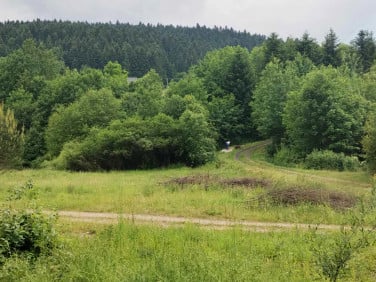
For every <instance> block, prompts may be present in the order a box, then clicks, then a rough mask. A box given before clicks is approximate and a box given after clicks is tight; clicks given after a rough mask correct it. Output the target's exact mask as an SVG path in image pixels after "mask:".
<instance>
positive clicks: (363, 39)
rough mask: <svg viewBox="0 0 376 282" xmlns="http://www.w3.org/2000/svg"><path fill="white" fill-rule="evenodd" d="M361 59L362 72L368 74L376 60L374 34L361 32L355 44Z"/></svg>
mask: <svg viewBox="0 0 376 282" xmlns="http://www.w3.org/2000/svg"><path fill="white" fill-rule="evenodd" d="M353 46H354V47H355V49H356V52H357V54H358V57H359V63H360V72H362V73H365V72H368V71H369V69H370V68H371V66H372V65H373V63H374V61H375V58H376V43H375V39H374V38H373V34H372V32H369V31H366V30H361V31H359V33H358V36H357V37H356V38H355V40H354V42H353Z"/></svg>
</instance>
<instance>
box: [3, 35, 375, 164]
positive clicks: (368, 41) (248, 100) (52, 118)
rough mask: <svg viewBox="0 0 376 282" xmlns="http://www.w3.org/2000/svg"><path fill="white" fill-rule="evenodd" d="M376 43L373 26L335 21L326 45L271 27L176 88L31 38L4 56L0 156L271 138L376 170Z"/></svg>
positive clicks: (19, 159)
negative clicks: (345, 35)
mask: <svg viewBox="0 0 376 282" xmlns="http://www.w3.org/2000/svg"><path fill="white" fill-rule="evenodd" d="M375 46H376V44H375V40H374V38H373V36H372V33H370V32H367V31H360V32H359V34H358V36H357V37H356V38H355V39H354V41H353V42H352V44H350V45H346V44H340V43H339V42H338V40H337V37H336V35H335V33H334V32H333V31H330V32H329V33H328V35H327V36H326V38H325V41H324V42H323V43H321V44H319V43H318V42H317V41H316V40H315V39H313V38H311V37H310V36H309V35H308V34H304V35H303V36H302V37H301V38H299V39H287V40H282V39H280V38H279V37H278V35H276V34H271V35H270V36H269V37H268V38H267V39H266V40H265V42H264V43H263V44H262V45H261V46H259V47H255V48H253V49H252V51H249V50H248V49H246V48H243V47H241V46H236V47H231V46H229V47H225V48H223V49H219V50H214V51H211V52H209V53H208V54H206V56H205V57H204V58H203V59H202V60H200V61H199V63H198V64H196V65H194V66H192V67H191V68H190V69H189V71H188V72H187V73H185V74H183V75H181V78H180V79H176V80H174V81H171V82H170V83H169V85H168V86H167V87H166V86H165V85H164V84H163V83H162V78H161V76H160V75H159V74H158V73H157V72H156V71H155V70H151V71H149V72H148V73H147V74H146V75H144V76H143V77H141V78H140V79H138V80H137V81H136V82H131V83H128V81H127V78H128V73H127V71H126V70H125V69H124V68H122V66H121V65H120V64H119V63H116V62H108V63H107V64H106V65H105V67H104V68H103V69H94V68H88V67H86V68H82V69H81V70H79V71H78V70H76V69H70V68H67V67H66V66H64V63H63V62H62V61H60V60H59V58H58V56H57V55H56V54H55V53H54V51H53V50H49V49H47V48H46V47H44V46H43V45H38V44H36V43H35V42H34V41H32V40H27V41H25V42H24V44H23V46H22V47H21V48H20V49H18V50H16V51H14V52H12V53H10V54H9V55H8V56H6V57H2V58H1V59H0V100H1V101H2V102H3V103H4V106H3V108H4V109H2V113H3V114H2V115H0V124H1V126H2V127H0V138H4V139H3V140H5V141H6V142H5V141H4V142H3V141H1V142H0V144H13V147H11V149H10V150H8V151H12V152H13V153H12V154H10V153H9V154H8V156H1V157H2V158H3V159H4V160H5V161H2V162H1V163H0V164H3V166H4V164H8V166H10V165H9V164H11V165H12V166H14V165H17V164H18V165H32V166H40V165H42V166H45V165H48V166H54V167H58V168H64V169H72V170H98V169H106V170H109V169H129V168H148V167H159V166H167V165H170V164H173V163H183V164H186V165H189V166H196V165H201V164H204V163H206V162H208V161H210V160H213V159H214V157H215V150H216V148H218V147H221V146H223V143H224V141H226V140H231V141H232V143H233V144H236V143H241V142H248V141H251V140H257V139H261V138H262V139H266V138H268V139H271V140H272V141H273V142H272V145H271V146H270V148H269V154H270V157H271V158H272V160H273V161H275V162H277V163H280V164H287V165H291V164H294V163H299V162H305V163H309V165H307V167H314V168H323V167H320V165H321V164H326V163H327V164H328V165H325V166H326V168H335V169H345V168H353V167H355V166H356V164H358V163H359V161H358V160H363V159H364V158H366V160H367V162H368V164H369V165H370V168H371V169H372V170H374V169H375V168H376V133H375V130H374V128H376V126H375V125H376V113H375V110H376V108H375V102H376V65H375V64H374V61H375V57H376V52H375V50H376V48H375ZM16 121H17V122H16ZM17 124H18V126H17ZM15 128H16V129H15ZM17 128H18V130H17ZM12 140H13V141H12ZM8 151H7V150H4V152H8ZM14 152H16V153H14Z"/></svg>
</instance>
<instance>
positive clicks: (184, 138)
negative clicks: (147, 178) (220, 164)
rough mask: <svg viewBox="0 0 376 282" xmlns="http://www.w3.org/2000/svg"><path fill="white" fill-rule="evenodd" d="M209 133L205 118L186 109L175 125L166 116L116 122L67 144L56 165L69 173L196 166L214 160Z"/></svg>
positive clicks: (212, 142) (212, 145)
mask: <svg viewBox="0 0 376 282" xmlns="http://www.w3.org/2000/svg"><path fill="white" fill-rule="evenodd" d="M211 134H212V133H211V131H210V127H209V125H208V123H207V121H206V117H205V115H204V114H203V113H200V112H193V111H191V110H188V109H187V110H186V111H184V113H183V114H182V115H181V117H180V118H179V120H178V122H176V121H174V120H173V119H172V118H171V117H169V116H166V115H165V114H159V115H157V116H154V117H153V118H148V119H140V118H137V117H134V118H128V119H126V120H123V121H119V120H117V121H113V122H112V123H111V124H110V126H108V127H106V128H104V129H98V128H95V129H93V130H91V132H90V134H89V135H88V136H87V137H86V138H85V139H83V141H82V142H71V143H67V144H66V145H65V146H64V149H63V150H62V152H61V154H60V156H59V158H58V159H57V160H56V165H57V166H58V167H62V168H67V169H70V170H98V169H105V170H110V169H130V168H133V169H134V168H152V167H159V166H167V165H170V164H173V163H177V162H180V163H185V164H186V165H189V166H197V165H201V164H204V163H206V162H208V161H211V160H213V158H214V150H215V146H214V139H213V138H212V137H211Z"/></svg>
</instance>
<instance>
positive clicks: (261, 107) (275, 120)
mask: <svg viewBox="0 0 376 282" xmlns="http://www.w3.org/2000/svg"><path fill="white" fill-rule="evenodd" d="M298 85H299V79H298V76H297V74H296V72H295V71H294V70H293V69H292V68H289V69H284V68H283V66H282V64H281V63H280V62H279V61H278V60H277V59H274V60H272V61H271V62H270V63H269V64H268V65H267V66H266V68H265V70H264V71H263V72H262V75H261V79H260V81H259V82H258V84H257V85H256V88H255V91H254V94H253V98H254V99H253V101H252V102H251V103H250V105H251V107H252V119H253V122H254V123H255V125H256V126H257V130H258V131H259V132H260V134H261V136H263V137H264V138H272V139H273V141H274V142H275V143H279V142H280V140H281V138H282V137H283V135H284V131H285V129H284V126H283V124H282V114H283V110H284V107H285V104H286V99H287V93H288V92H289V91H291V90H293V89H294V88H296V87H297V86H298Z"/></svg>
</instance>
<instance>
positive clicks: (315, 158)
mask: <svg viewBox="0 0 376 282" xmlns="http://www.w3.org/2000/svg"><path fill="white" fill-rule="evenodd" d="M304 165H305V167H306V168H308V169H331V170H339V171H343V170H355V169H356V168H358V167H359V161H358V159H357V158H355V157H349V156H345V154H343V153H334V152H333V151H329V150H324V151H317V150H314V151H313V152H312V153H310V154H309V155H307V157H306V158H305V162H304Z"/></svg>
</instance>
